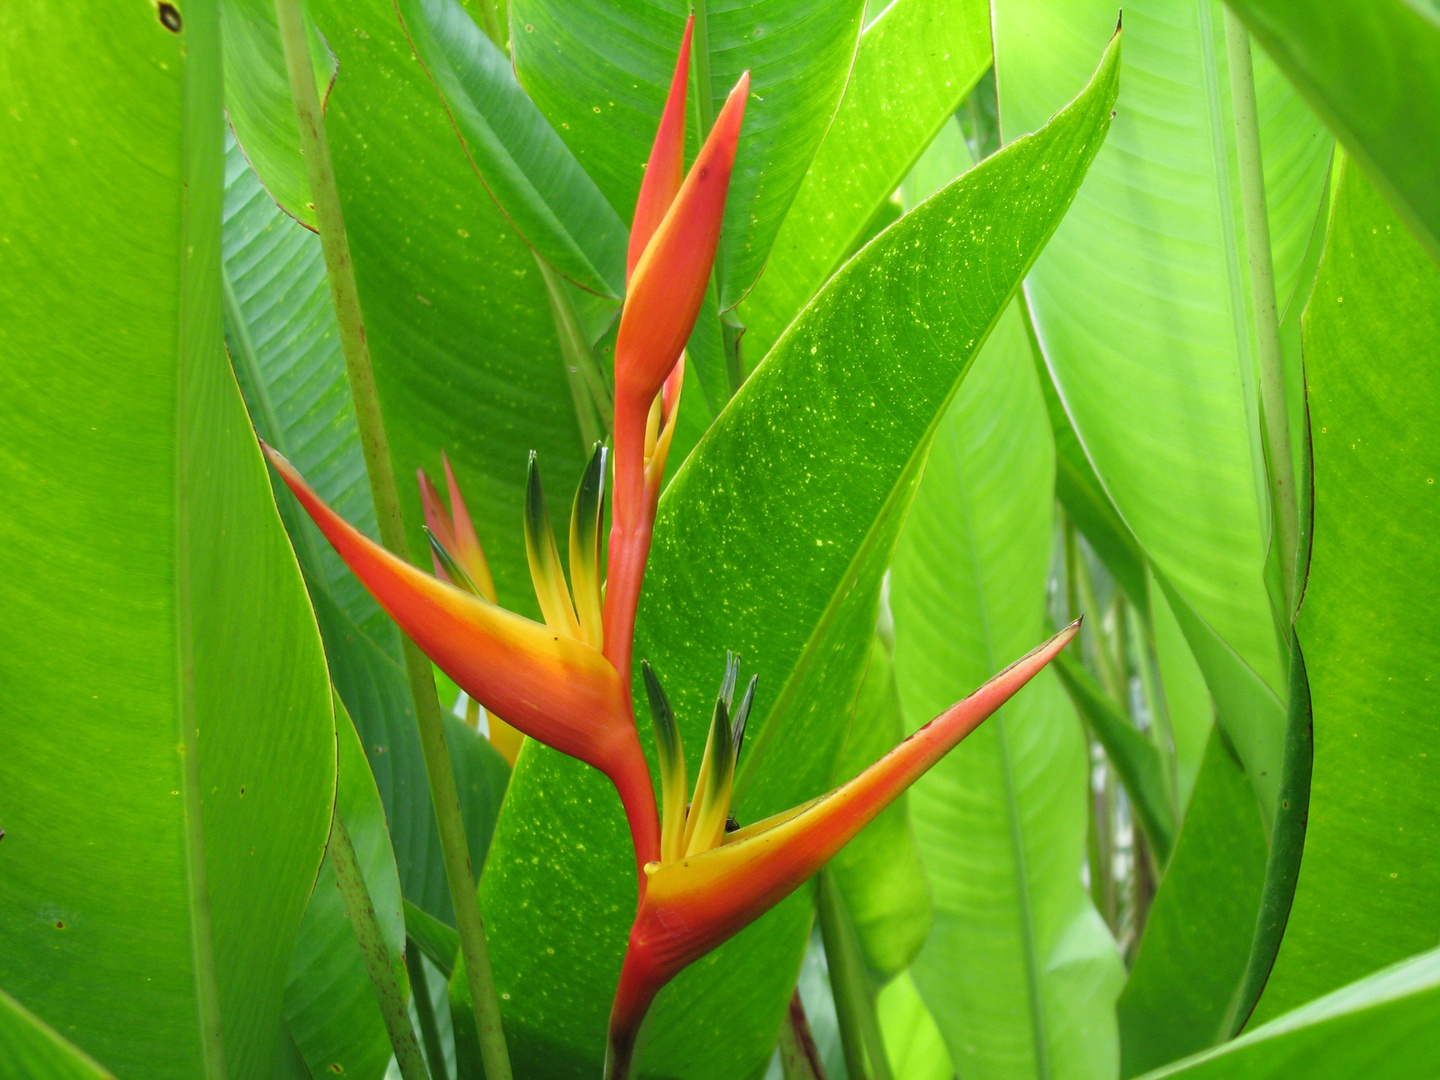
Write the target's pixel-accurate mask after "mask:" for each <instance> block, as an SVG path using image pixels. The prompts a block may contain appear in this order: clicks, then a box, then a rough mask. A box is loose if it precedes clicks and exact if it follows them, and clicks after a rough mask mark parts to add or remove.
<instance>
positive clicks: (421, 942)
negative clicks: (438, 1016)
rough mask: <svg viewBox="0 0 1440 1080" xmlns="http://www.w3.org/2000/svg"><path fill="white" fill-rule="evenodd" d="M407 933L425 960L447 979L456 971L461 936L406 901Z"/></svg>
mask: <svg viewBox="0 0 1440 1080" xmlns="http://www.w3.org/2000/svg"><path fill="white" fill-rule="evenodd" d="M405 933H406V934H408V935H409V937H410V940H411V942H412V943H414V944H415V945H417V946H419V948H420V951H421V952H423V953H424V954H425V958H426V959H427V960H429V961H430V962H431V963H432V964H434V965H435V966H436V967H437V968H438V969H439V970H440V973H441V974H442V975H444V976H445V978H447V979H448V978H450V973H451V972H452V971H454V970H455V957H457V956H458V955H459V954H460V953H459V950H460V935H459V934H457V933H456V932H455V930H454V928H453V927H450V926H447V925H446V924H445V923H442V922H441V921H440V920H439V919H436V918H434V917H433V916H430V915H427V914H425V912H424V911H422V910H421V909H420V908H418V907H416V906H415V905H414V904H412V903H410V901H409V900H406V901H405Z"/></svg>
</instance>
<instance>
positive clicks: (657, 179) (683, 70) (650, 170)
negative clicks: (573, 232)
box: [625, 15, 695, 284]
mask: <svg viewBox="0 0 1440 1080" xmlns="http://www.w3.org/2000/svg"><path fill="white" fill-rule="evenodd" d="M694 28H695V16H694V15H691V16H690V18H689V19H687V20H686V22H685V35H684V37H682V38H681V39H680V56H679V58H678V59H677V60H676V61H675V74H674V76H673V77H672V78H671V79H670V94H669V96H668V97H666V99H665V110H664V111H663V112H662V113H661V114H660V126H659V127H658V128H657V129H656V131H655V144H654V146H652V147H651V149H650V160H649V161H647V162H646V163H645V177H644V179H643V180H641V181H640V197H639V198H638V199H636V200H635V219H634V221H633V222H632V223H631V226H630V250H629V252H628V253H627V257H626V260H625V280H626V282H627V284H628V282H629V280H630V275H631V274H633V273H634V272H635V264H636V263H638V262H639V261H640V256H641V255H643V254H644V253H645V247H646V245H647V244H649V243H650V238H651V237H652V236H654V235H655V230H656V229H658V228H659V227H660V222H662V221H664V220H665V211H667V210H669V209H670V204H671V203H672V202H674V201H675V194H676V192H678V191H679V190H680V184H681V183H682V182H683V181H684V179H685V84H686V83H687V82H688V81H689V78H690V33H691V31H692V30H694Z"/></svg>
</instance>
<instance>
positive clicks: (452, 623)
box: [262, 444, 660, 862]
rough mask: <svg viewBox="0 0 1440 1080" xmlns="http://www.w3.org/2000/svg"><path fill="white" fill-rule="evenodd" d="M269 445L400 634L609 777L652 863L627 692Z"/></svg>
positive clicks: (602, 665) (581, 649)
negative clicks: (328, 492) (324, 495)
mask: <svg viewBox="0 0 1440 1080" xmlns="http://www.w3.org/2000/svg"><path fill="white" fill-rule="evenodd" d="M262 446H263V448H264V450H265V453H266V455H267V456H268V457H269V459H270V462H271V464H272V465H274V466H275V470H276V471H277V472H278V473H279V474H280V476H281V478H282V479H283V480H284V481H285V483H286V485H287V486H288V487H289V488H290V490H291V491H292V492H294V494H295V497H296V498H297V499H298V500H299V501H300V504H301V505H302V506H303V507H305V510H306V512H308V513H309V515H310V517H311V518H312V519H313V520H314V522H315V524H316V525H318V526H319V528H320V531H321V532H322V533H324V534H325V538H326V539H327V540H329V541H330V543H331V545H332V546H333V547H334V548H335V550H336V552H337V553H338V554H339V555H340V557H341V558H342V559H344V560H345V562H346V564H347V565H348V566H349V567H350V569H351V570H352V571H354V573H355V576H356V577H358V578H359V579H360V581H361V582H362V583H363V584H364V586H365V587H366V588H367V589H368V590H369V591H370V594H371V595H372V596H374V597H375V599H376V601H377V602H378V603H379V604H380V606H381V607H382V608H384V609H385V612H386V613H387V614H388V615H389V616H390V617H391V618H392V619H394V620H395V622H396V623H398V624H399V626H400V629H401V630H403V631H404V632H405V633H406V634H408V635H409V636H410V638H411V639H412V640H413V641H414V642H415V644H416V645H418V646H419V647H420V649H421V650H422V651H423V652H424V653H425V654H426V655H427V656H429V657H430V659H431V660H433V661H434V662H435V663H436V664H438V665H439V667H440V669H441V670H442V671H444V672H445V673H446V674H447V675H449V676H450V677H451V678H452V679H454V680H455V682H456V683H457V684H458V685H459V687H460V688H461V689H462V690H464V691H465V692H466V693H467V694H469V695H470V696H471V697H472V698H474V699H475V700H476V701H478V702H480V703H481V704H482V705H484V706H485V708H486V709H488V710H489V711H491V712H493V713H495V714H497V715H498V716H500V717H501V718H502V719H503V720H505V721H506V722H508V723H509V724H511V725H513V726H514V727H515V728H516V729H518V730H519V731H522V732H524V733H525V734H526V735H529V736H530V737H531V738H534V739H538V740H539V741H540V742H543V743H545V744H546V745H547V746H551V747H554V748H555V749H556V750H559V751H560V752H561V753H565V754H569V755H570V756H571V757H575V758H579V759H580V760H581V761H584V762H587V763H589V764H591V765H593V766H595V768H597V769H599V770H600V771H601V772H603V773H605V775H606V776H608V777H609V778H610V780H611V782H613V783H614V784H615V787H616V790H617V791H618V792H619V793H620V798H621V801H622V802H623V803H624V804H625V811H626V816H627V817H628V818H629V819H630V822H631V829H632V831H633V832H634V835H635V842H636V856H637V858H638V859H640V860H641V861H642V862H643V861H644V860H645V859H647V858H653V857H654V855H653V854H652V853H653V852H656V851H658V850H659V843H660V839H659V838H660V829H659V822H658V820H657V816H656V812H655V798H654V793H653V791H652V789H651V786H650V772H649V768H648V767H647V766H646V764H645V758H644V754H643V753H642V752H641V750H640V742H639V738H638V736H637V734H636V731H635V724H634V721H633V720H632V719H631V716H630V710H629V706H628V703H627V699H626V697H625V692H624V687H623V685H622V684H621V681H620V677H619V676H618V675H617V674H616V672H615V669H614V667H612V666H611V665H610V663H609V662H608V661H607V660H606V659H605V658H604V656H602V655H601V654H600V653H599V652H598V651H597V650H595V649H592V648H591V647H590V646H589V645H586V644H584V643H583V642H580V641H576V640H575V639H573V638H569V637H566V636H564V635H563V634H557V633H556V632H555V631H553V630H551V629H550V628H549V627H547V626H543V625H541V624H540V623H537V622H532V621H531V620H530V619H527V618H524V617H523V616H520V615H516V614H514V613H513V612H510V611H506V610H505V609H504V608H502V607H498V606H497V605H495V604H492V603H490V602H489V601H487V600H483V599H481V598H480V597H477V596H472V595H471V594H470V593H467V592H462V591H461V590H460V589H457V588H455V587H454V586H453V585H447V584H446V583H445V582H443V581H440V580H438V579H436V578H434V577H431V576H430V575H429V574H427V573H425V572H424V571H423V570H420V569H417V568H416V567H414V566H411V565H410V564H409V563H408V562H406V561H405V560H404V559H401V558H399V557H398V556H396V555H394V554H393V553H391V552H389V551H387V550H386V549H385V548H383V547H381V546H380V545H379V544H377V543H375V542H374V541H373V540H371V539H370V538H369V537H368V536H366V535H365V534H364V533H362V532H360V531H359V530H358V529H356V528H355V527H354V526H353V525H351V524H350V523H349V522H347V521H345V519H343V518H342V517H340V515H339V514H337V513H335V511H333V510H332V509H330V507H329V506H327V505H326V504H325V502H324V501H323V500H322V499H321V498H320V497H319V496H318V495H317V494H316V493H315V492H314V491H313V490H312V489H311V488H310V486H309V485H308V484H306V483H305V481H304V479H303V478H302V477H301V476H300V474H299V473H298V472H297V471H296V470H295V467H294V466H292V465H291V464H290V462H289V461H287V460H286V459H285V458H284V457H283V456H281V455H280V454H278V453H277V452H276V451H274V450H272V449H271V448H270V447H268V446H264V444H262ZM647 807H648V809H647ZM652 834H653V835H652Z"/></svg>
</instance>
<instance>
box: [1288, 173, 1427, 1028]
mask: <svg viewBox="0 0 1440 1080" xmlns="http://www.w3.org/2000/svg"><path fill="white" fill-rule="evenodd" d="M1437 346H1440V269H1437V268H1436V266H1435V264H1434V263H1433V262H1432V261H1431V260H1430V259H1429V258H1428V257H1427V253H1426V251H1425V250H1424V249H1423V248H1422V246H1421V245H1420V244H1418V243H1416V241H1415V239H1414V238H1413V237H1412V236H1411V235H1410V234H1409V233H1408V231H1407V230H1406V229H1405V228H1404V226H1403V225H1402V224H1401V222H1400V220H1399V219H1398V218H1397V216H1396V215H1394V214H1393V213H1392V212H1391V210H1390V208H1389V207H1388V206H1387V204H1386V203H1385V202H1384V200H1383V199H1382V197H1381V196H1380V194H1378V193H1377V191H1376V189H1375V188H1374V187H1372V186H1371V185H1370V183H1369V182H1368V180H1367V179H1366V177H1365V175H1364V174H1363V173H1361V171H1360V170H1359V169H1358V168H1357V167H1356V166H1355V165H1354V164H1353V163H1351V162H1350V161H1348V160H1347V161H1346V163H1345V165H1344V166H1343V167H1342V170H1341V180H1340V183H1339V187H1338V190H1337V192H1336V198H1335V205H1334V209H1333V212H1332V216H1331V220H1330V234H1329V238H1328V240H1327V245H1326V250H1325V256H1324V259H1323V260H1322V262H1321V264H1320V273H1319V276H1318V278H1317V279H1316V283H1315V291H1314V294H1313V296H1312V297H1311V300H1310V307H1309V310H1308V311H1307V312H1306V315H1305V323H1304V348H1305V365H1306V381H1307V383H1308V384H1309V388H1310V410H1311V424H1312V431H1313V434H1314V444H1313V445H1314V455H1315V542H1314V549H1313V553H1312V561H1311V571H1310V580H1309V585H1308V586H1307V588H1306V591H1305V600H1304V604H1303V606H1302V607H1301V612H1300V619H1299V623H1298V633H1299V637H1300V644H1301V648H1302V649H1303V650H1304V653H1305V661H1306V666H1307V668H1308V670H1309V673H1310V678H1311V695H1312V696H1311V700H1312V706H1313V709H1314V725H1315V766H1314V774H1313V783H1312V788H1311V801H1310V823H1309V828H1308V830H1307V832H1306V836H1305V856H1304V863H1303V866H1302V873H1301V877H1300V885H1299V889H1298V891H1297V893H1296V897H1295V907H1294V909H1293V911H1292V912H1291V916H1290V923H1289V927H1288V929H1287V931H1286V936H1285V941H1284V944H1283V945H1282V946H1281V951H1280V956H1279V958H1278V959H1277V961H1276V965H1275V970H1274V972H1273V974H1272V976H1271V979H1270V983H1269V986H1268V988H1267V990H1266V994H1265V997H1264V999H1263V1000H1262V1006H1261V1011H1260V1015H1261V1017H1262V1018H1267V1017H1271V1016H1274V1015H1276V1014H1277V1013H1279V1012H1281V1011H1284V1010H1285V1009H1288V1008H1291V1007H1293V1006H1295V1005H1297V1004H1299V1003H1301V1002H1304V1001H1307V1000H1309V999H1310V998H1312V997H1315V996H1316V995H1318V994H1321V993H1324V992H1326V991H1328V990H1332V989H1334V988H1335V987H1337V986H1340V985H1342V984H1343V983H1345V982H1346V981H1348V980H1351V979H1354V978H1357V977H1359V976H1361V975H1363V974H1365V973H1366V972H1368V971H1372V970H1374V969H1376V968H1378V967H1380V966H1382V965H1384V964H1387V963H1390V962H1393V961H1394V960H1396V959H1398V958H1400V957H1403V956H1405V955H1407V954H1410V953H1414V952H1416V951H1418V950H1420V949H1422V948H1424V947H1426V946H1428V945H1430V944H1432V943H1433V942H1434V940H1435V936H1436V934H1437V933H1440V920H1437V913H1436V912H1435V909H1434V906H1433V905H1432V904H1430V903H1429V902H1428V898H1429V897H1431V896H1433V895H1434V892H1435V890H1436V888H1437V887H1440V876H1437V867H1436V865H1435V861H1434V859H1432V858H1431V857H1430V848H1431V846H1432V845H1431V843H1430V841H1429V838H1430V837H1431V836H1434V835H1435V834H1436V832H1437V829H1440V811H1437V799H1436V795H1437V788H1436V784H1435V782H1434V780H1433V779H1432V777H1431V766H1430V763H1429V759H1428V757H1427V755H1428V754H1431V753H1437V750H1436V747H1435V742H1436V728H1435V716H1436V710H1437V707H1440V689H1437V688H1436V684H1435V681H1434V669H1435V661H1436V655H1437V642H1440V638H1437V632H1436V630H1435V627H1434V620H1433V613H1434V611H1435V606H1436V603H1437V601H1440V591H1437V584H1436V583H1437V581H1440V556H1437V553H1436V550H1435V544H1434V537H1435V533H1436V527H1437V524H1440V510H1437V502H1436V500H1437V495H1436V490H1437V489H1436V477H1437V476H1440V455H1437V454H1436V452H1435V450H1434V448H1433V446H1432V439H1431V433H1432V432H1433V430H1434V426H1435V423H1436V420H1437V417H1440V392H1437V389H1436V383H1435V379H1434V377H1433V364H1432V363H1431V359H1432V358H1433V357H1434V355H1435V350H1436V348H1437Z"/></svg>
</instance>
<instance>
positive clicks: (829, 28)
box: [511, 0, 864, 311]
mask: <svg viewBox="0 0 1440 1080" xmlns="http://www.w3.org/2000/svg"><path fill="white" fill-rule="evenodd" d="M691 6H692V5H691V4H690V3H689V0H666V2H665V3H663V4H656V3H653V2H651V0H583V2H578V3H577V2H576V0H515V4H514V10H513V11H512V12H511V16H512V18H511V27H512V31H513V33H512V40H513V48H514V54H515V70H516V72H517V73H518V74H519V77H520V83H521V85H522V86H524V87H525V89H526V90H527V91H528V92H529V94H530V96H531V97H533V98H534V99H535V102H536V104H537V105H539V106H540V109H541V111H542V112H544V113H545V115H546V116H547V117H549V119H550V122H551V123H552V124H553V125H554V126H555V129H556V130H557V131H558V132H559V133H560V137H561V138H562V139H564V140H565V141H566V143H568V144H569V146H570V149H571V150H572V151H574V153H575V156H576V157H577V158H579V159H580V163H581V164H582V165H583V166H584V167H585V170H586V171H587V172H588V173H589V174H590V175H591V176H592V177H594V178H595V182H596V183H597V184H598V185H599V186H600V190H601V191H603V192H604V193H605V195H606V197H607V198H608V199H609V200H610V205H611V206H613V207H614V208H615V210H616V211H617V212H618V213H619V214H620V216H621V217H622V218H624V219H625V220H627V221H628V220H629V219H630V216H631V213H632V211H633V210H634V207H635V199H636V196H637V195H638V194H639V192H640V179H641V177H642V176H643V175H644V171H645V161H646V159H647V158H648V157H649V156H650V147H651V145H652V144H653V142H654V140H655V127H656V125H657V124H658V123H659V120H660V110H661V108H662V106H663V105H664V102H665V95H666V92H667V91H668V89H669V87H670V79H671V76H672V75H673V74H674V71H675V56H676V53H677V51H678V50H679V48H680V37H681V34H682V33H683V31H684V29H685V18H686V15H687V14H688V12H689V10H690V8H691ZM694 7H695V13H696V32H695V40H694V43H693V45H692V51H691V72H692V79H691V83H690V86H691V90H690V105H691V111H690V122H689V130H688V141H689V143H690V145H691V146H692V147H698V146H699V141H698V140H699V136H701V135H703V134H705V132H704V131H700V130H698V128H699V120H698V117H700V116H712V117H713V116H714V114H715V112H716V111H717V110H718V108H719V105H720V103H721V102H722V101H723V100H724V99H725V96H726V95H727V94H729V92H730V89H731V88H732V87H733V86H734V85H735V80H736V79H738V78H739V77H740V74H741V73H742V72H744V71H749V72H750V73H751V83H750V88H751V93H750V99H749V102H748V103H747V105H746V108H745V126H744V128H743V129H742V131H741V134H740V150H739V154H738V156H737V157H736V160H735V171H734V174H733V175H732V176H731V179H730V198H729V201H728V203H727V205H726V208H725V224H724V228H723V231H722V232H721V237H720V253H719V256H718V258H717V260H716V278H717V280H718V282H719V286H720V295H719V300H720V309H721V310H722V311H724V310H726V309H728V308H731V307H734V306H735V304H736V303H737V302H738V301H739V300H740V298H741V297H743V296H744V295H745V293H746V291H747V290H748V289H749V288H750V286H751V285H753V284H754V282H755V279H756V278H757V277H759V275H760V271H761V269H762V268H763V267H764V265H765V258H766V256H767V255H768V254H769V252H770V245H771V244H772V243H773V242H774V240H775V234H776V232H777V231H778V230H779V228H780V222H781V221H782V220H783V219H784V217H785V212H786V211H787V210H788V209H789V208H790V203H791V201H792V200H793V199H794V198H795V192H796V190H797V189H798V188H799V187H800V182H801V181H802V180H803V179H804V178H805V170H806V169H807V168H808V167H809V165H810V159H811V158H812V157H814V155H815V150H816V148H817V147H818V146H819V145H820V140H821V139H822V138H823V137H824V136H825V130H826V128H828V127H829V126H830V121H831V119H832V118H833V117H834V115H835V109H836V107H837V106H838V105H839V103H840V97H841V94H842V93H843V92H844V90H845V80H846V78H847V76H848V75H849V74H850V67H851V64H852V62H853V61H854V59H855V47H856V41H857V39H858V38H859V35H860V16H861V12H862V11H863V10H864V4H863V2H861V0H757V2H755V3H750V4H744V5H739V6H724V5H720V4H711V3H708V2H707V0H701V2H700V3H698V4H695V5H694ZM707 44H708V48H707ZM696 87H703V93H705V94H707V95H708V100H707V101H706V102H705V103H704V105H700V103H699V102H698V101H697V100H696V98H697V90H696ZM697 107H699V108H700V110H701V111H699V112H698V113H697V111H696V110H697Z"/></svg>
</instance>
